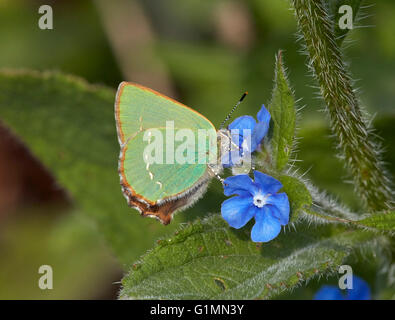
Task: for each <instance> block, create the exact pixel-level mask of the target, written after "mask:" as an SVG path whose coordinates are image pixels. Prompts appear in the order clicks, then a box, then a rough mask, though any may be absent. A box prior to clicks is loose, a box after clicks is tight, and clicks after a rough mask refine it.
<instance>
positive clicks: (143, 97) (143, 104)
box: [118, 84, 217, 202]
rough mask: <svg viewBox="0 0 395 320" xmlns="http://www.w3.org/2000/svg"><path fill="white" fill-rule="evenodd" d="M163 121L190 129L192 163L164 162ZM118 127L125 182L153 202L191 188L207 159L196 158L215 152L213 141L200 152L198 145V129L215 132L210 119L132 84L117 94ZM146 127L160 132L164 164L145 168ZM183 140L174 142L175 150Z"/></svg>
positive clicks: (200, 174)
mask: <svg viewBox="0 0 395 320" xmlns="http://www.w3.org/2000/svg"><path fill="white" fill-rule="evenodd" d="M166 121H173V125H174V127H175V128H176V129H175V130H178V129H190V130H191V132H193V133H194V135H195V138H196V139H195V147H196V148H194V149H193V150H194V154H193V158H194V159H195V161H194V163H193V164H192V163H186V164H180V163H177V162H175V163H166V161H165V160H166V154H165V151H166V139H165V136H166V133H165V128H166V125H167V124H166ZM118 126H119V127H120V128H121V132H122V134H123V137H122V138H123V141H124V143H126V146H125V148H126V152H125V157H124V163H123V167H124V177H125V178H126V182H127V183H128V184H129V185H130V186H131V187H132V188H133V190H134V192H135V193H137V194H138V195H140V196H142V197H144V198H145V199H147V200H150V201H152V202H156V201H158V200H160V199H163V198H166V197H170V196H175V195H177V194H179V193H182V192H185V191H187V190H188V189H190V188H192V187H193V186H194V185H195V184H196V183H197V182H198V181H199V180H200V179H201V178H203V176H204V175H205V174H206V172H207V164H206V163H207V162H206V163H203V164H202V163H199V162H201V161H199V159H201V158H202V157H205V156H206V152H207V151H208V150H210V152H212V153H213V154H216V148H217V145H216V143H214V145H212V144H209V143H208V144H207V145H206V146H205V147H204V148H202V149H203V151H202V150H201V149H199V148H198V147H197V144H198V142H197V139H198V138H197V137H198V130H199V129H204V130H211V131H214V133H215V128H214V126H213V125H212V124H211V122H210V121H208V120H207V119H206V118H205V117H203V116H202V115H200V114H198V113H197V112H194V111H193V110H191V109H189V108H187V107H185V106H182V105H180V104H177V103H176V102H174V101H172V100H170V99H167V98H166V97H163V96H160V95H157V94H155V93H153V92H151V91H149V90H147V89H143V88H140V87H138V86H134V85H132V84H126V85H124V86H123V89H122V93H121V95H120V97H119V120H118ZM149 129H158V130H160V131H161V132H162V133H163V140H164V141H163V149H164V150H163V153H164V154H163V159H164V163H163V164H158V163H153V164H151V165H150V166H149V167H148V168H147V163H146V161H145V160H144V149H145V148H146V147H147V145H148V144H149V142H148V141H144V140H143V136H144V133H146V132H147V131H149ZM182 143H183V141H180V142H177V141H174V150H177V147H178V146H179V145H180V144H182ZM195 149H196V152H195ZM198 149H199V150H198ZM188 162H191V161H188Z"/></svg>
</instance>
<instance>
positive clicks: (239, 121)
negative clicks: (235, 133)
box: [228, 116, 256, 135]
mask: <svg viewBox="0 0 395 320" xmlns="http://www.w3.org/2000/svg"><path fill="white" fill-rule="evenodd" d="M255 125H256V121H255V119H254V118H253V117H251V116H241V117H238V118H236V119H235V120H233V122H232V123H231V124H230V125H229V126H228V129H229V130H231V131H232V130H234V129H238V130H239V134H240V135H241V134H242V133H243V129H250V130H251V132H252V131H253V130H254V127H255Z"/></svg>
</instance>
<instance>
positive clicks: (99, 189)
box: [0, 72, 174, 264]
mask: <svg viewBox="0 0 395 320" xmlns="http://www.w3.org/2000/svg"><path fill="white" fill-rule="evenodd" d="M114 95H115V92H114V90H111V89H108V88H104V87H100V86H92V85H88V84H87V83H85V82H84V81H82V80H80V79H76V78H73V77H69V76H64V75H61V74H57V73H43V74H39V73H34V72H16V73H15V72H2V73H0V120H1V121H2V122H4V123H5V124H6V125H7V126H8V127H9V128H11V130H12V131H13V132H14V133H15V134H16V135H17V136H19V137H20V138H21V140H22V141H23V142H24V143H25V144H26V145H27V146H28V147H29V148H30V150H31V151H32V153H33V154H34V155H35V156H36V157H38V158H39V159H40V160H41V161H42V163H43V164H44V165H45V166H46V167H48V168H49V169H50V170H51V172H52V173H53V174H54V175H55V178H56V180H57V182H58V183H59V184H60V185H61V186H62V187H64V188H65V189H66V190H68V192H69V193H70V195H71V197H72V199H73V200H74V202H75V204H76V206H78V207H80V208H81V210H82V211H84V212H86V213H87V214H89V216H90V217H92V218H93V220H94V221H95V222H96V224H97V226H98V230H99V232H101V233H102V235H103V236H104V237H105V238H106V240H107V241H108V242H109V243H110V245H111V247H112V249H113V250H114V252H115V253H116V255H117V256H118V257H119V258H120V260H121V262H123V263H125V264H127V263H130V262H131V261H133V260H134V259H136V258H137V257H138V256H140V255H141V254H142V253H143V252H144V251H145V250H147V249H148V248H149V246H150V245H151V243H152V242H153V241H154V239H156V238H157V237H158V236H159V235H160V234H163V233H164V232H165V231H166V232H169V231H171V230H172V228H174V227H173V226H170V228H165V227H163V226H162V225H161V224H160V223H158V222H157V221H154V220H152V219H142V218H141V217H140V216H139V215H138V213H137V211H135V210H132V209H130V208H128V207H127V204H126V201H125V199H124V198H123V196H122V193H121V189H120V185H119V178H118V173H117V162H118V154H119V145H118V142H117V137H116V130H115V121H114V107H113V106H114Z"/></svg>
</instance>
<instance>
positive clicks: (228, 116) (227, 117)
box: [220, 91, 248, 129]
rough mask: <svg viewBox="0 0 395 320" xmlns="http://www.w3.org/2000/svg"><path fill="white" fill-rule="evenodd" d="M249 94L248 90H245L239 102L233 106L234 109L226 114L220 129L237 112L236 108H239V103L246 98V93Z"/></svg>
mask: <svg viewBox="0 0 395 320" xmlns="http://www.w3.org/2000/svg"><path fill="white" fill-rule="evenodd" d="M247 94H248V92H247V91H246V92H244V93H243V95H242V96H241V98H240V100H239V101H237V103H236V104H235V105H234V106H233V108H232V110H230V112H229V113H228V115H227V116H226V118H225V120H224V121H222V123H221V126H220V129H222V128H223V127H224V125H225V123H226V122H228V120H229V119H230V117H231V116H232V113H233V112H235V110H236V109H237V107H238V106H239V104H240V103H241V102H242V101H243V100H244V98H245V97H246V95H247Z"/></svg>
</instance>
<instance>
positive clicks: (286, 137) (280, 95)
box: [268, 51, 296, 172]
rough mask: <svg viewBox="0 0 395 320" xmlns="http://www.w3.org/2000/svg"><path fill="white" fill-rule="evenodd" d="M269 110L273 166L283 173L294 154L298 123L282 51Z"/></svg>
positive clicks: (279, 56)
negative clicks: (296, 125)
mask: <svg viewBox="0 0 395 320" xmlns="http://www.w3.org/2000/svg"><path fill="white" fill-rule="evenodd" d="M268 110H269V112H270V114H271V118H272V124H271V125H270V127H271V130H270V132H269V136H270V146H271V148H270V149H271V153H272V164H273V167H274V168H275V169H276V170H277V171H278V172H281V171H282V170H283V169H284V168H285V166H286V165H287V163H288V160H289V157H290V155H291V153H292V149H293V144H294V136H295V121H296V109H295V99H294V96H293V93H292V90H291V88H290V86H289V84H288V80H287V76H286V71H285V67H284V64H283V61H282V52H281V51H280V52H279V53H278V55H277V58H276V66H275V76H274V88H273V92H272V98H271V102H270V103H269V106H268Z"/></svg>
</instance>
